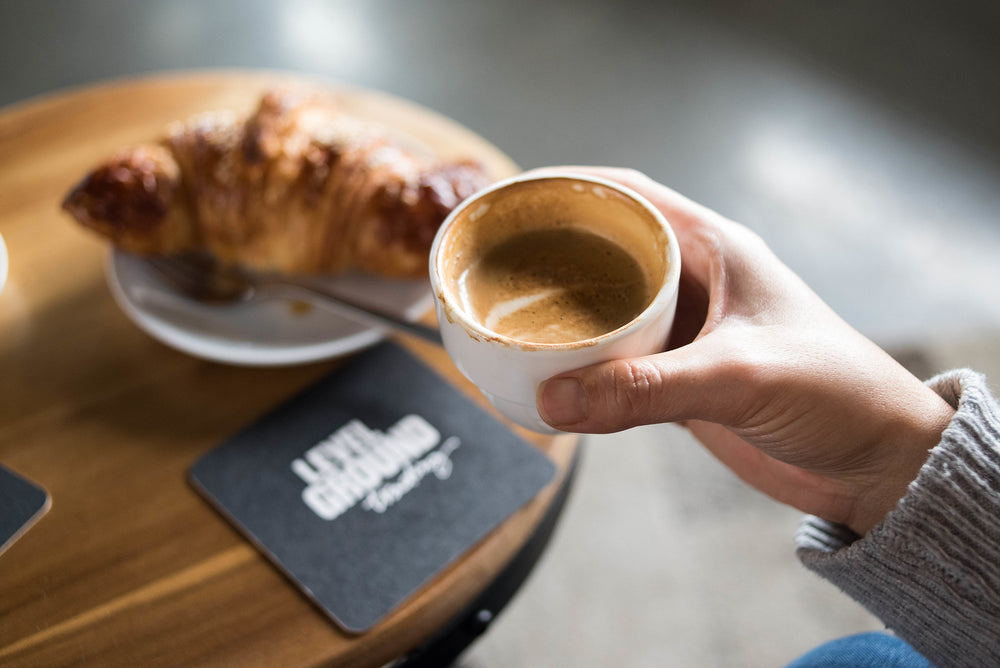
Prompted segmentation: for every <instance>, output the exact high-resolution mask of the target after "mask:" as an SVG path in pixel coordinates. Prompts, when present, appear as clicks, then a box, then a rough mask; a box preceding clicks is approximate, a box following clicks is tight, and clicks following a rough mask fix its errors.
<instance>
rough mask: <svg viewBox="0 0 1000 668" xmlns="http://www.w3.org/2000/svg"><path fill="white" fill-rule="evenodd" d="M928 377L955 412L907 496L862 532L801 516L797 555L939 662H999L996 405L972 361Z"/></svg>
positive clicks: (999, 417)
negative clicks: (971, 367) (970, 364)
mask: <svg viewBox="0 0 1000 668" xmlns="http://www.w3.org/2000/svg"><path fill="white" fill-rule="evenodd" d="M928 385H930V386H931V387H932V388H934V390H935V391H936V392H937V393H938V394H940V395H941V396H942V397H943V398H944V399H945V400H946V401H948V403H950V404H951V405H952V406H953V407H955V408H957V412H956V413H955V417H954V418H953V419H952V421H951V423H950V424H949V425H948V427H947V428H946V429H945V431H944V434H942V437H941V442H940V443H939V444H938V445H937V446H936V447H935V448H934V449H933V450H931V452H930V456H929V458H928V460H927V462H926V464H924V466H923V468H922V469H921V470H920V473H919V475H918V476H917V479H916V480H914V481H913V482H912V483H911V484H910V487H909V490H908V491H907V493H906V496H904V497H903V499H902V500H901V501H900V502H899V504H898V505H897V506H896V508H895V509H894V510H893V511H892V512H890V513H889V514H888V515H887V516H886V517H885V519H884V520H882V522H881V523H880V524H878V526H876V527H875V528H873V529H872V530H871V531H870V532H868V534H867V535H866V536H864V537H863V538H862V537H859V536H858V535H857V534H855V533H854V532H852V531H851V530H850V529H848V528H847V527H845V526H842V525H837V524H832V523H830V522H827V521H825V520H822V519H819V518H817V517H807V518H805V520H804V521H803V523H802V525H801V526H800V527H799V531H798V532H797V534H796V537H795V540H796V545H797V548H798V555H799V558H800V559H801V560H802V562H803V563H804V564H805V565H806V566H807V567H808V568H810V569H811V570H813V571H815V572H816V573H819V574H820V575H822V576H823V577H824V578H826V579H828V580H830V581H831V582H833V583H834V584H835V585H837V586H838V587H840V588H841V589H842V590H843V591H844V592H845V593H847V594H848V595H849V596H851V597H852V598H854V599H855V600H857V601H859V602H860V603H861V604H863V605H864V606H865V607H867V608H868V609H869V610H870V611H871V612H872V613H874V614H875V615H876V616H878V617H879V619H881V620H882V621H883V622H885V624H886V626H887V627H888V628H890V629H892V630H893V631H894V632H895V633H896V634H897V635H898V636H900V637H901V638H903V639H904V640H906V641H907V642H908V643H910V645H912V646H913V647H914V648H915V649H917V651H919V652H920V653H921V654H923V655H924V656H926V657H927V658H928V659H929V660H930V661H931V662H932V663H934V664H935V665H937V666H939V667H942V668H943V667H946V666H976V667H977V668H980V667H982V666H1000V405H998V403H997V401H996V400H995V399H994V398H993V397H992V395H991V394H990V392H989V389H988V388H987V385H986V380H985V378H983V376H981V375H979V374H977V373H974V372H972V371H969V370H965V369H963V370H959V371H951V372H948V373H946V374H942V375H940V376H937V377H935V378H933V379H931V380H930V381H928Z"/></svg>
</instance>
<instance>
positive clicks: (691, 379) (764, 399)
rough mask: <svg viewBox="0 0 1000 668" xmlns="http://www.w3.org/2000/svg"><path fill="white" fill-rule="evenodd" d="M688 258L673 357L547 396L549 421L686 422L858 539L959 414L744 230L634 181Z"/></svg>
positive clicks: (587, 376)
mask: <svg viewBox="0 0 1000 668" xmlns="http://www.w3.org/2000/svg"><path fill="white" fill-rule="evenodd" d="M569 169H572V170H574V171H579V172H581V173H586V174H593V175H597V176H602V177H604V178H608V179H611V180H614V181H617V182H619V183H622V184H623V185H625V186H627V187H629V188H632V189H633V190H635V191H637V192H639V193H641V194H642V195H644V196H645V197H646V198H648V199H649V200H650V201H651V202H652V203H653V204H654V205H655V206H657V207H658V208H659V209H660V210H661V211H662V212H663V214H664V215H665V216H666V218H667V220H668V221H669V222H670V224H671V225H672V226H673V228H674V231H675V232H676V234H677V237H678V240H679V243H680V247H681V249H680V250H681V262H682V272H681V273H682V278H681V293H680V296H679V302H678V313H677V317H676V320H675V324H674V330H673V334H672V337H671V341H670V344H669V346H668V350H667V351H665V352H662V353H659V354H656V355H651V356H649V357H643V358H638V359H625V360H617V361H611V362H605V363H603V364H597V365H595V366H592V367H588V368H585V369H579V370H576V371H571V372H568V373H564V374H560V375H559V376H557V377H555V378H553V379H550V380H548V381H546V382H545V383H543V384H542V385H541V386H540V387H539V390H538V409H539V412H540V414H541V415H542V417H543V418H544V419H545V421H546V422H548V423H550V424H552V425H553V426H555V427H557V428H559V429H562V430H565V431H574V432H586V433H607V432H612V431H618V430H621V429H626V428H628V427H633V426H636V425H641V424H652V423H660V422H675V421H683V422H684V423H685V426H687V427H688V428H689V429H690V430H691V432H692V433H693V434H694V435H695V437H697V438H698V440H700V441H701V442H702V443H703V444H704V445H705V446H706V447H707V448H708V449H709V450H710V451H711V452H712V454H714V455H715V456H716V457H717V458H718V459H719V460H721V461H722V462H723V463H724V464H725V465H727V466H728V467H730V468H731V469H732V470H733V471H734V472H735V473H736V474H737V475H739V476H740V477H741V478H742V479H743V480H745V481H746V482H748V483H749V484H751V485H753V486H754V487H756V488H758V489H760V490H761V491H763V492H764V493H766V494H768V495H770V496H771V497H773V498H775V499H777V500H778V501H781V502H783V503H787V504H789V505H791V506H794V507H795V508H798V509H799V510H802V511H803V512H807V513H811V514H814V515H818V516H820V517H823V518H824V519H827V520H830V521H833V522H838V523H841V524H846V525H847V526H849V527H851V528H852V529H853V530H854V531H856V532H858V533H859V534H864V533H866V532H867V531H868V530H869V529H870V528H871V527H873V526H874V525H875V524H877V523H878V522H879V521H880V520H881V519H882V517H884V516H885V514H886V513H887V512H889V510H891V509H892V508H893V507H895V505H896V503H897V502H898V501H899V499H900V498H902V496H903V494H904V493H905V492H906V487H907V485H908V484H909V483H910V482H911V481H912V480H913V479H914V478H915V477H916V475H917V472H918V471H919V469H920V467H921V466H922V465H923V462H924V461H925V460H926V458H927V452H928V451H929V450H930V449H931V448H932V447H934V445H936V444H937V442H938V441H939V439H940V436H941V432H942V431H943V430H944V428H945V426H946V425H947V424H948V421H949V420H950V419H951V416H952V414H953V410H952V409H951V407H950V406H949V405H948V404H947V403H945V401H944V400H942V399H941V398H940V397H939V396H938V395H937V394H935V393H934V392H933V391H932V390H930V389H929V388H927V387H926V386H925V385H924V384H923V383H922V382H921V381H920V380H918V379H917V378H915V377H914V376H913V375H912V374H910V373H909V372H907V371H906V370H905V369H904V368H903V367H902V366H900V365H899V364H898V363H897V362H896V361H895V360H893V359H892V358H891V357H890V356H889V355H887V354H886V353H885V352H883V351H882V350H881V349H880V348H879V347H878V346H876V345H875V344H874V343H872V342H871V341H869V340H868V339H866V338H865V337H863V336H861V335H860V334H859V333H858V332H856V331H855V330H854V329H852V328H851V327H850V326H848V325H847V323H845V322H844V321H843V320H841V319H840V318H839V317H838V316H837V315H836V314H835V313H834V312H833V311H832V310H831V309H830V308H829V307H828V306H827V305H826V304H824V303H823V301H822V300H820V298H819V297H818V296H817V295H816V294H815V293H813V292H812V291H811V290H810V289H809V288H808V287H807V286H806V285H805V283H803V282H802V280H801V279H799V278H798V276H796V275H795V274H794V273H793V272H792V271H791V270H790V269H788V268H787V267H786V266H785V265H784V264H782V262H781V261H780V260H778V258H777V257H776V256H775V255H774V254H773V253H772V252H771V251H770V250H769V249H768V248H767V246H766V245H765V244H764V242H763V241H762V240H761V239H760V238H759V237H758V236H757V235H755V234H754V233H753V232H751V231H750V230H748V229H747V228H745V227H743V226H741V225H738V224H737V223H734V222H732V221H729V220H726V219H725V218H723V217H722V216H720V215H719V214H717V213H715V212H713V211H711V210H709V209H706V208H704V207H702V206H700V205H698V204H695V203H694V202H691V201H690V200H688V199H685V198H684V197H682V196H681V195H679V194H677V193H675V192H673V191H672V190H670V189H669V188H667V187H665V186H663V185H660V184H658V183H656V182H654V181H652V180H651V179H649V178H648V177H646V176H644V175H642V174H640V173H638V172H635V171H631V170H618V169H608V168H575V167H574V168H569Z"/></svg>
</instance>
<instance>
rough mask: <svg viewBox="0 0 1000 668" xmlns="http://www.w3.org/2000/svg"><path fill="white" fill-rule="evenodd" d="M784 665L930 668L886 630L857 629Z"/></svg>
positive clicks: (803, 667) (795, 667) (799, 667)
mask: <svg viewBox="0 0 1000 668" xmlns="http://www.w3.org/2000/svg"><path fill="white" fill-rule="evenodd" d="M787 668H934V667H933V666H932V665H931V663H930V661H928V660H927V659H925V658H924V657H923V656H922V655H921V654H919V653H918V652H917V650H915V649H913V648H912V647H910V646H909V645H907V644H906V643H905V642H904V641H902V640H900V639H899V638H897V637H895V636H891V635H889V634H888V633H879V632H871V633H859V634H857V635H854V636H848V637H846V638H839V639H837V640H831V641H830V642H828V643H825V644H823V645H820V646H819V647H817V648H816V649H814V650H811V651H809V652H807V653H806V654H803V655H802V656H800V657H799V658H797V659H796V660H795V661H792V662H791V663H790V664H788V666H787Z"/></svg>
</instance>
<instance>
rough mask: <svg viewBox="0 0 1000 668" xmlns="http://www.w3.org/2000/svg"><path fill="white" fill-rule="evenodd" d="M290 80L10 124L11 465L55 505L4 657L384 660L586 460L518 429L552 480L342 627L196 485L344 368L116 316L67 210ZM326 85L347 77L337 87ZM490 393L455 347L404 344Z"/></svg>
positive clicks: (6, 632) (478, 576)
mask: <svg viewBox="0 0 1000 668" xmlns="http://www.w3.org/2000/svg"><path fill="white" fill-rule="evenodd" d="M278 78H281V75H279V74H275V73H267V74H260V73H252V72H235V73H234V72H209V73H200V74H179V75H165V76H159V77H152V78H143V79H135V80H130V81H124V82H112V83H108V84H104V85H99V86H94V87H88V88H84V89H79V90H75V91H70V92H66V93H60V94H57V95H52V96H46V97H43V98H40V99H35V100H31V101H28V102H26V103H24V104H20V105H16V106H14V107H9V108H7V109H5V110H3V111H2V112H0V234H2V236H3V238H4V239H5V240H6V243H7V246H8V248H9V251H10V275H9V279H8V283H7V285H6V287H5V288H4V290H3V292H2V293H0V462H2V463H3V464H5V465H7V466H8V467H10V468H12V469H14V470H15V471H17V472H19V473H21V474H23V475H25V476H27V477H28V478H30V479H32V480H34V481H35V482H37V483H39V484H40V485H42V486H43V487H45V488H46V489H47V490H48V492H49V493H50V494H51V496H52V501H53V504H52V509H51V510H50V511H49V513H48V514H47V515H46V516H45V517H43V518H42V519H41V520H40V521H39V523H38V524H37V525H35V526H34V527H33V528H31V529H30V530H29V531H28V532H27V533H26V534H25V535H24V536H23V537H22V538H21V539H20V540H18V541H17V542H16V543H14V544H13V546H12V547H11V548H10V549H9V550H8V551H7V552H5V553H4V554H2V555H0V665H4V666H7V665H18V666H56V665H68V664H73V665H79V664H100V665H104V666H107V665H134V666H152V665H171V666H175V665H185V666H189V665H206V664H210V665H221V664H234V665H241V666H246V665H280V666H293V665H303V664H308V665H315V664H321V663H329V664H336V665H349V666H355V665H358V666H361V665H379V664H382V663H385V662H386V661H390V660H392V659H393V658H395V657H398V656H400V655H402V654H404V653H406V652H408V651H410V650H411V649H413V648H414V647H417V646H420V645H421V644H423V643H425V642H426V641H427V640H428V638H430V637H432V636H433V635H434V634H435V632H437V631H438V630H439V629H441V628H442V627H444V626H445V625H446V624H447V623H448V621H449V620H450V619H453V618H454V617H455V616H456V615H457V614H459V613H460V612H461V611H463V610H464V609H465V608H466V607H467V606H468V605H469V604H470V602H472V601H473V600H474V599H475V598H476V596H477V595H478V594H479V593H480V592H481V591H483V589H484V588H485V587H486V586H487V585H489V584H490V583H491V582H492V581H493V580H494V579H495V578H496V576H497V574H498V573H500V572H501V570H502V569H503V568H504V567H505V565H507V564H508V563H509V562H511V560H512V557H514V555H515V554H516V553H518V551H519V550H520V549H521V548H522V546H524V545H525V543H526V541H527V540H528V538H529V536H530V535H531V534H532V531H533V530H534V529H535V528H536V526H537V525H538V524H539V522H540V520H541V519H542V518H543V517H544V516H545V514H546V511H547V509H549V508H550V506H552V505H553V499H554V498H556V492H557V491H558V489H559V488H560V485H562V484H563V482H564V481H565V478H566V475H567V471H568V470H569V467H570V463H571V461H572V460H573V458H574V455H575V452H576V441H575V440H574V439H572V438H570V437H560V438H550V437H543V436H539V435H536V434H531V433H529V432H525V431H521V432H520V433H521V434H522V435H523V436H525V437H526V438H527V439H528V440H530V441H531V442H532V443H534V444H536V445H537V446H538V447H539V448H541V449H542V450H544V451H545V452H547V453H548V454H549V455H550V456H551V458H552V459H553V460H554V461H555V462H556V464H557V465H558V467H559V475H558V476H557V479H556V480H555V481H554V482H553V483H551V484H550V485H549V486H548V487H547V488H546V489H545V490H543V492H542V493H541V494H540V495H539V496H537V497H536V498H535V499H534V500H533V501H532V502H531V503H529V504H528V505H527V506H525V507H524V508H522V509H521V510H520V511H518V512H517V513H516V514H515V515H514V516H512V517H511V518H510V519H509V520H508V521H506V522H505V523H504V524H502V525H501V526H500V527H499V528H497V529H496V530H495V531H494V532H493V533H492V534H490V535H489V536H488V537H487V538H486V539H485V540H483V541H482V542H481V543H480V544H479V545H477V546H476V547H475V548H474V549H473V550H472V551H471V552H469V553H468V554H466V555H465V556H464V557H463V558H462V559H461V560H460V561H458V562H457V563H455V564H454V565H453V566H452V567H451V568H449V569H448V570H447V571H446V572H444V573H443V574H442V575H440V576H439V577H438V578H436V579H435V580H434V581H433V582H432V583H431V584H429V585H428V586H427V587H425V588H424V589H423V590H422V591H421V592H419V593H418V594H417V595H416V596H415V597H414V598H412V599H411V600H409V601H408V602H407V603H406V604H404V605H403V606H402V607H401V608H400V609H398V610H397V611H395V612H394V613H393V614H392V615H391V616H390V617H389V618H387V619H386V620H385V621H384V622H383V623H381V624H380V625H378V626H377V627H376V628H374V629H373V630H371V631H370V632H367V633H365V634H362V635H359V636H351V635H348V634H345V633H343V632H341V631H340V630H338V629H337V628H336V627H335V626H334V625H333V624H331V623H330V622H329V621H328V620H327V619H326V618H325V617H324V616H323V615H321V614H320V613H319V612H318V611H317V610H316V609H315V608H314V607H313V606H312V605H311V604H310V603H309V602H308V601H307V600H306V599H305V597H303V596H302V595H300V594H299V593H298V591H297V590H296V589H295V588H294V587H293V586H292V585H291V584H289V582H288V581H287V580H286V579H285V578H284V577H283V576H282V575H281V574H279V573H278V571H277V570H276V569H275V568H273V567H272V566H271V565H270V563H269V562H268V561H266V560H265V559H264V558H263V557H262V556H261V555H260V554H259V553H258V552H257V551H256V550H255V549H254V548H253V547H251V546H250V544H248V543H247V542H246V541H245V540H243V539H242V538H241V537H240V536H239V535H238V534H237V533H236V531H235V530H233V529H232V528H231V527H230V526H229V525H228V524H227V523H226V522H225V521H224V520H223V519H222V518H221V517H220V516H219V515H217V514H216V513H215V512H214V511H213V510H212V509H211V508H210V507H209V506H208V505H207V504H206V503H205V502H204V501H203V500H202V499H201V498H200V497H199V496H197V495H196V494H195V492H194V491H193V490H192V489H191V488H190V487H189V486H188V484H187V482H186V472H187V470H188V468H189V467H190V466H191V464H192V463H193V462H194V461H196V460H197V459H198V458H199V457H200V456H201V455H203V454H204V453H205V452H207V451H208V450H210V449H212V448H213V447H214V446H215V445H217V444H218V443H219V442H221V441H222V440H223V439H224V438H226V437H227V436H229V435H230V434H232V433H233V432H235V431H236V430H238V429H239V428H241V427H243V426H245V425H247V424H249V423H250V422H252V421H253V420H254V419H255V418H256V417H257V416H260V415H262V414H264V413H266V412H267V411H268V410H269V409H270V408H272V407H273V406H275V405H276V404H278V403H280V402H281V401H282V400H283V399H285V398H287V397H289V396H290V395H292V394H293V393H295V392H297V391H298V390H300V389H301V388H303V387H305V386H307V385H308V384H310V383H312V382H313V381H316V380H317V379H319V378H320V377H322V376H323V375H324V374H326V373H328V372H329V371H331V370H332V369H333V368H335V366H336V365H337V364H338V362H337V361H326V362H321V363H315V364H310V365H303V366H295V367H285V368H267V369H262V368H240V367H232V366H224V365H221V364H216V363H212V362H205V361H200V360H197V359H194V358H192V357H188V356H186V355H183V354H181V353H178V352H176V351H174V350H172V349H170V348H167V347H165V346H163V345H161V344H160V343H158V342H157V341H155V340H153V339H151V338H150V337H148V336H147V335H145V334H144V333H142V332H141V331H139V330H138V329H136V328H135V327H134V326H133V325H132V324H131V323H130V322H129V321H128V320H127V319H126V317H125V316H124V315H123V314H122V313H121V312H120V311H119V309H118V308H117V307H116V305H115V304H114V302H113V301H112V298H111V296H110V294H109V292H108V288H107V286H106V284H105V280H104V277H103V273H102V266H103V263H104V260H105V257H106V254H107V247H106V246H105V245H104V244H103V243H102V242H101V241H100V240H98V239H96V238H95V237H94V236H92V235H91V234H90V233H88V232H86V231H84V230H82V229H81V228H79V227H78V226H77V225H76V224H75V223H73V222H72V221H70V219H69V218H68V217H67V216H65V215H64V214H62V213H61V212H60V211H59V202H60V200H61V197H62V196H63V194H64V193H65V192H66V190H67V189H68V188H69V187H70V186H71V185H72V184H73V183H74V182H75V181H76V180H77V179H78V178H79V177H80V176H81V175H82V174H83V173H84V172H85V171H86V170H87V169H88V168H89V167H90V166H92V164H94V163H95V162H97V161H98V160H100V159H102V158H103V157H104V156H105V155H106V154H108V153H109V152H111V151H113V150H115V149H117V148H119V147H121V146H124V145H128V144H132V143H138V142H141V141H144V140H147V139H149V138H151V137H155V136H156V135H158V134H159V133H160V131H161V130H162V128H163V126H164V125H165V124H166V123H167V122H169V121H170V120H173V119H177V118H184V117H186V116H188V115H189V114H191V113H194V112H197V111H201V110H204V109H213V108H222V107H233V108H247V107H248V106H249V105H250V104H251V103H252V101H253V100H254V99H255V98H256V96H257V95H258V93H259V91H260V90H261V89H262V88H264V87H265V86H267V85H269V84H270V83H273V82H274V81H275V80H276V79H278ZM326 85H330V84H326ZM338 90H340V93H339V94H340V95H341V96H342V98H343V101H344V103H345V104H346V105H347V106H348V107H349V108H350V109H352V110H353V111H355V112H358V113H365V114H369V115H370V116H371V117H373V118H376V119H378V120H381V121H385V122H391V123H393V124H395V125H396V126H397V127H399V128H401V129H402V130H404V131H406V132H409V133H412V134H413V135H414V136H416V137H417V138H419V139H421V140H422V141H424V142H426V143H427V144H428V145H430V146H432V147H433V148H435V149H436V150H437V151H438V152H439V153H441V154H442V155H445V156H450V155H469V154H472V155H476V156H478V157H479V158H480V159H481V160H483V161H484V162H485V163H486V164H487V165H488V166H489V167H490V168H491V169H492V170H493V171H494V175H495V176H496V177H501V176H506V175H508V174H511V173H514V172H516V171H517V168H516V166H515V165H514V164H513V162H511V161H510V160H509V159H508V158H507V157H506V156H504V155H503V154H502V153H501V152H500V151H498V150H497V149H495V148H494V147H492V146H490V145H489V144H488V143H487V142H485V141H484V140H483V139H481V138H479V137H477V136H476V135H474V134H472V133H471V132H469V131H467V130H465V129H463V128H462V127H460V126H458V125H456V124H455V123H453V122H451V121H449V120H447V119H444V118H442V117H440V116H438V115H436V114H434V113H431V112H429V111H427V110H425V109H422V108H419V107H417V106H415V105H413V104H410V103H407V102H404V101H401V100H398V99H395V98H391V97H388V96H385V95H381V94H377V93H372V92H366V91H359V90H344V89H338ZM405 344H406V345H407V346H408V347H409V348H410V349H411V351H413V352H414V353H415V354H416V355H418V356H419V357H420V358H422V359H423V360H425V361H426V362H428V363H429V364H431V365H432V366H433V367H434V368H435V369H437V370H438V371H439V372H440V373H442V374H443V375H444V376H445V377H446V378H448V379H450V380H451V381H452V382H453V383H455V384H456V385H457V386H459V387H461V388H462V389H463V390H464V391H466V392H468V393H469V394H470V395H472V396H474V397H476V399H477V400H478V401H480V403H485V402H483V400H482V399H481V397H480V395H479V394H478V392H476V391H475V389H474V388H472V387H471V386H470V385H469V383H468V382H466V381H465V380H464V378H462V377H461V376H460V375H459V373H458V372H457V371H456V370H455V368H454V367H453V366H452V364H451V362H450V360H449V359H448V357H447V356H446V355H445V354H444V352H443V351H442V350H440V349H437V348H435V347H433V346H432V345H430V344H423V343H416V342H405Z"/></svg>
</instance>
